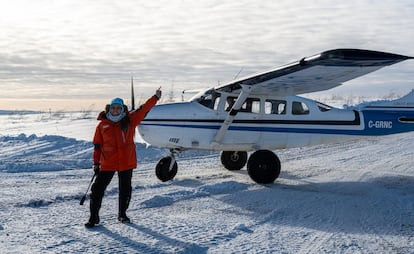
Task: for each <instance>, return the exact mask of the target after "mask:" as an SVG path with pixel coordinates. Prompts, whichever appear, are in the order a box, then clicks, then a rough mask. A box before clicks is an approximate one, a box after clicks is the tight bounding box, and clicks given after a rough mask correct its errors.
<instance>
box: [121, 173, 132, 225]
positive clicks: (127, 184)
mask: <svg viewBox="0 0 414 254" xmlns="http://www.w3.org/2000/svg"><path fill="white" fill-rule="evenodd" d="M118 176H119V206H118V208H119V210H118V220H119V221H120V222H122V223H124V222H130V219H129V218H128V216H127V215H126V210H127V209H128V207H129V201H130V200H131V194H132V187H131V178H132V169H130V170H126V171H122V172H119V173H118Z"/></svg>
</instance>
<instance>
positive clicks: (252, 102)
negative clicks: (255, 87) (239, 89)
mask: <svg viewBox="0 0 414 254" xmlns="http://www.w3.org/2000/svg"><path fill="white" fill-rule="evenodd" d="M240 112H246V113H257V114H258V113H260V99H256V98H247V99H246V102H245V103H243V105H242V106H241V108H240Z"/></svg>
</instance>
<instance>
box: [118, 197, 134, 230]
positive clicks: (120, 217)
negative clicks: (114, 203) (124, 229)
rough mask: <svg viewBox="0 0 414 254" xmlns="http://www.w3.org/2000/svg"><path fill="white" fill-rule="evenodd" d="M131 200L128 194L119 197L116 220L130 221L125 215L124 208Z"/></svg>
mask: <svg viewBox="0 0 414 254" xmlns="http://www.w3.org/2000/svg"><path fill="white" fill-rule="evenodd" d="M130 200H131V197H130V196H126V197H120V198H119V212H118V220H119V221H120V222H122V223H124V222H130V221H131V220H130V219H129V218H128V216H127V215H126V210H127V209H128V207H129V201H130Z"/></svg>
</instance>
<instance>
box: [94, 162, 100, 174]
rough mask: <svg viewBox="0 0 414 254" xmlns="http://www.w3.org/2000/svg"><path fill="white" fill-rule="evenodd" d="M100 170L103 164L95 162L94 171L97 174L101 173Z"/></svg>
mask: <svg viewBox="0 0 414 254" xmlns="http://www.w3.org/2000/svg"><path fill="white" fill-rule="evenodd" d="M99 170H101V164H99V163H97V164H93V171H94V172H95V175H97V174H98V173H99Z"/></svg>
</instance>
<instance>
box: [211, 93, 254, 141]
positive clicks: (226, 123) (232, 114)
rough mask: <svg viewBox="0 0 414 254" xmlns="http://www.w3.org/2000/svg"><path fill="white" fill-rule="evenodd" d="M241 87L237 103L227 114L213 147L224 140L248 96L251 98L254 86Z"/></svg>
mask: <svg viewBox="0 0 414 254" xmlns="http://www.w3.org/2000/svg"><path fill="white" fill-rule="evenodd" d="M241 87H242V90H241V92H240V95H239V97H237V100H236V102H235V103H234V105H233V107H232V108H231V109H230V111H229V113H228V114H227V117H226V119H225V120H224V122H223V124H222V125H221V127H220V129H219V130H218V131H217V133H216V136H215V137H214V139H213V142H212V145H213V146H215V145H218V144H220V142H221V140H222V139H223V137H224V135H225V134H226V132H227V130H228V129H229V127H230V124H231V123H232V122H233V120H234V118H235V117H236V115H237V113H238V112H239V110H240V108H241V106H242V105H243V103H244V102H245V101H246V98H247V96H249V94H250V92H251V91H252V89H253V86H248V85H241Z"/></svg>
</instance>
